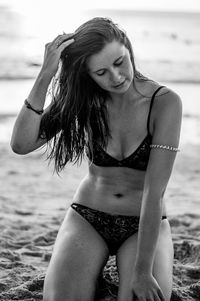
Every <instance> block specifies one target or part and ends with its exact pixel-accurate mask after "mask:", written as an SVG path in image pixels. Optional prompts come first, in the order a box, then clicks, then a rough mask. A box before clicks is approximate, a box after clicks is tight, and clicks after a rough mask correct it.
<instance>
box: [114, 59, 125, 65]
mask: <svg viewBox="0 0 200 301" xmlns="http://www.w3.org/2000/svg"><path fill="white" fill-rule="evenodd" d="M122 63H123V60H121V61H120V62H117V63H114V65H115V66H120V65H121V64H122Z"/></svg>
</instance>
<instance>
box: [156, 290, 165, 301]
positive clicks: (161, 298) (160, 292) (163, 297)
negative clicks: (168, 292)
mask: <svg viewBox="0 0 200 301" xmlns="http://www.w3.org/2000/svg"><path fill="white" fill-rule="evenodd" d="M157 293H158V296H159V298H160V300H161V301H166V299H165V296H164V295H163V292H162V291H161V289H158V291H157Z"/></svg>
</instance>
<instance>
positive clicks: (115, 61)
mask: <svg viewBox="0 0 200 301" xmlns="http://www.w3.org/2000/svg"><path fill="white" fill-rule="evenodd" d="M123 57H124V56H123V55H120V57H118V58H117V59H116V60H114V64H115V63H117V61H119V60H120V59H121V58H123ZM105 69H106V68H101V69H98V70H96V71H92V73H97V72H99V71H103V70H105Z"/></svg>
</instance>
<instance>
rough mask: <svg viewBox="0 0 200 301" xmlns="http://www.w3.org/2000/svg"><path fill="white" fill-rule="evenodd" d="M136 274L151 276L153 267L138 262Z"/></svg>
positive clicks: (135, 269) (135, 268)
mask: <svg viewBox="0 0 200 301" xmlns="http://www.w3.org/2000/svg"><path fill="white" fill-rule="evenodd" d="M134 273H136V274H139V275H144V274H145V275H149V274H152V265H151V264H150V263H145V262H136V263H135V267H134Z"/></svg>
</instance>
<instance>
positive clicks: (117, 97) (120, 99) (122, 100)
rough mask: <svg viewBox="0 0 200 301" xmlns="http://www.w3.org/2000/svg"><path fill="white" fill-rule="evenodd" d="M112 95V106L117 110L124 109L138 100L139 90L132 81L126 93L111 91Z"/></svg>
mask: <svg viewBox="0 0 200 301" xmlns="http://www.w3.org/2000/svg"><path fill="white" fill-rule="evenodd" d="M110 96H111V98H110V103H111V105H112V107H113V108H115V109H117V110H123V109H124V108H126V107H128V106H129V104H130V102H131V103H134V102H137V99H138V92H137V90H136V89H135V87H134V85H133V83H132V84H131V85H130V87H129V89H128V90H127V91H126V92H125V93H123V94H118V93H110Z"/></svg>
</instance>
